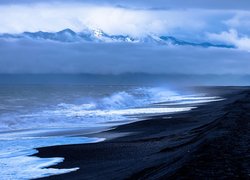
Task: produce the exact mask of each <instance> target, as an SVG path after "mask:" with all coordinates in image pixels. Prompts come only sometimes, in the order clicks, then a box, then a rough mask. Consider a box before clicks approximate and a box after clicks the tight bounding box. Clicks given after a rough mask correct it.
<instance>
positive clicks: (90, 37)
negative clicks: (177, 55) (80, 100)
mask: <svg viewBox="0 0 250 180" xmlns="http://www.w3.org/2000/svg"><path fill="white" fill-rule="evenodd" d="M0 39H13V40H18V39H32V40H40V41H42V40H49V41H58V42H65V43H73V42H106V43H110V42H128V43H151V44H152V43H153V44H160V45H179V46H200V47H221V48H234V46H233V45H225V44H213V43H209V42H202V43H194V42H188V41H182V40H179V39H177V38H175V37H172V36H155V35H147V36H145V37H141V38H138V37H137V38H136V37H131V36H128V35H109V34H107V33H105V32H103V31H102V30H99V29H98V30H84V31H82V32H74V31H72V30H71V29H64V30H62V31H59V32H43V31H38V32H24V33H21V34H0Z"/></svg>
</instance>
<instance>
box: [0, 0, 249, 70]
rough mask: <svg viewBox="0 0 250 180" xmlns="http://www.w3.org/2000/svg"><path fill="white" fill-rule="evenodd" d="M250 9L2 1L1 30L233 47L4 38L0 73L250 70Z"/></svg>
mask: <svg viewBox="0 0 250 180" xmlns="http://www.w3.org/2000/svg"><path fill="white" fill-rule="evenodd" d="M249 10H250V3H249V1H248V0H237V1H235V0H220V1H218V0H204V1H200V0H175V1H171V0H154V1H153V0H152V1H145V0H144V1H143V0H133V1H131V0H126V1H125V0H71V1H70V0H67V1H66V0H57V1H53V0H52V1H51V0H36V1H34V0H1V1H0V17H1V18H0V24H1V26H0V33H9V34H18V33H22V32H25V31H29V32H36V31H46V32H57V31H60V30H63V29H66V28H70V29H72V30H74V31H76V32H81V31H83V30H85V29H101V30H103V31H104V32H106V33H108V34H114V35H120V34H123V35H129V36H132V37H144V36H147V35H149V34H150V35H152V34H153V35H157V36H161V35H169V36H174V37H177V38H179V39H182V40H186V41H187V40H188V41H194V42H213V43H220V44H232V45H234V46H235V47H236V48H235V49H222V48H198V47H187V46H181V47H172V46H164V47H160V46H155V45H143V44H137V45H134V44H128V43H116V44H109V43H107V44H88V43H82V44H81V43H77V44H65V43H58V42H57V43H55V42H37V41H34V40H20V41H14V42H13V41H5V40H0V54H1V56H0V63H1V66H0V73H102V74H110V73H115V74H119V73H126V72H144V73H162V74H164V73H166V74H167V73H184V74H185V73H187V74H191V73H194V74H225V73H228V74H250V58H248V57H250V56H249V55H250V54H249V53H250V28H249V27H250V11H249ZM190 52H192V53H190ZM64 64H66V66H64ZM180 65H181V66H180Z"/></svg>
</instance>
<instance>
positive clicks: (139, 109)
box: [0, 87, 222, 179]
mask: <svg viewBox="0 0 250 180" xmlns="http://www.w3.org/2000/svg"><path fill="white" fill-rule="evenodd" d="M85 90H86V89H85ZM101 90H104V89H101ZM91 92H92V91H91ZM100 92H101V91H100V90H99V89H98V87H97V89H96V92H92V93H96V94H95V96H94V97H82V98H80V100H79V99H77V100H75V101H67V100H65V101H64V100H61V99H63V98H62V94H60V96H58V99H59V100H60V102H59V103H58V102H57V103H56V104H54V105H51V104H50V103H51V101H48V102H49V103H48V102H43V99H42V98H43V96H41V97H42V98H41V97H40V98H38V99H37V95H36V96H34V97H33V99H29V97H26V98H27V99H29V100H30V101H27V102H26V100H25V97H15V99H9V98H11V97H8V98H6V100H7V101H8V103H9V104H8V103H7V105H5V104H6V103H2V105H1V104H0V105H1V106H0V110H2V111H3V112H5V113H3V114H1V115H0V129H1V131H0V171H1V178H2V179H32V178H39V177H46V176H51V175H56V174H62V173H68V172H72V171H76V170H77V169H78V168H77V167H72V168H70V169H54V168H48V167H49V166H51V165H55V164H57V163H59V162H62V161H63V158H62V157H61V158H60V157H55V158H38V157H34V156H30V155H33V154H35V153H36V152H37V151H36V150H35V148H38V147H45V146H54V145H65V144H80V143H93V142H98V141H102V140H103V139H100V138H83V137H65V136H66V135H68V136H75V135H78V134H77V133H79V132H81V133H83V134H84V132H85V134H86V133H93V132H95V131H99V130H100V129H102V130H103V129H106V128H110V127H112V126H114V125H120V124H126V123H128V122H131V121H138V120H141V119H144V118H146V117H148V116H153V115H161V114H169V115H170V114H171V113H176V112H183V111H189V110H192V109H193V108H195V107H196V104H202V103H207V102H214V101H220V100H222V99H220V98H219V97H207V96H205V95H197V94H196V95H180V94H178V93H176V92H173V91H169V90H167V89H164V88H125V89H122V90H119V91H115V90H114V91H113V90H111V92H112V93H110V92H109V91H108V92H109V93H107V92H106V91H105V92H106V93H107V94H105V93H103V92H101V93H100ZM46 93H47V92H46ZM53 93H54V91H53V92H52V94H53ZM56 93H57V92H56ZM56 93H55V94H56ZM73 93H74V91H73ZM39 94H40V91H39ZM70 94H71V93H70ZM46 95H47V94H46ZM63 95H64V94H63ZM20 98H22V99H20ZM67 98H68V97H67ZM67 98H66V99H67ZM71 98H72V96H70V97H69V99H71ZM58 99H57V100H58ZM17 100H18V101H17ZM34 101H35V102H34ZM37 101H39V103H38V104H39V106H38V107H34V108H33V107H32V105H33V104H37ZM40 101H41V102H40ZM20 102H21V104H20ZM23 102H26V104H25V103H24V104H23ZM16 103H19V104H18V105H17V104H16ZM30 104H31V105H30ZM44 104H45V105H44ZM173 105H178V106H173ZM182 105H183V106H182ZM184 105H185V106H184ZM23 107H25V108H23ZM28 107H29V108H30V109H29V108H28ZM38 128H39V129H38ZM3 131H5V132H3ZM62 134H63V137H62ZM49 136H50V137H49Z"/></svg>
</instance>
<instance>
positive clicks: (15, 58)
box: [0, 41, 250, 74]
mask: <svg viewBox="0 0 250 180" xmlns="http://www.w3.org/2000/svg"><path fill="white" fill-rule="evenodd" d="M0 54H1V57H0V64H1V66H0V73H92V74H120V73H152V74H171V73H173V74H176V73H177V74H178V73H180V74H249V72H250V61H249V55H250V53H249V52H244V51H239V50H234V49H223V48H194V47H188V46H185V47H170V46H169V47H168V46H157V45H155V46H154V45H145V44H144V45H141V44H126V43H117V44H115V43H114V44H112V43H97V44H95V43H92V44H87V43H79V44H61V43H52V42H33V41H19V42H15V43H13V42H5V41H1V42H0Z"/></svg>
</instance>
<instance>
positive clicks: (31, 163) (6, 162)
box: [0, 137, 104, 180]
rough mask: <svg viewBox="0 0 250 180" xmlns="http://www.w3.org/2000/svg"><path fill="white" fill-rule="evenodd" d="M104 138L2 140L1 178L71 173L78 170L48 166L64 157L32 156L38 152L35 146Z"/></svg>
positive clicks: (23, 138)
mask: <svg viewBox="0 0 250 180" xmlns="http://www.w3.org/2000/svg"><path fill="white" fill-rule="evenodd" d="M102 140H104V139H102V138H85V137H43V138H41V137H33V138H31V137H28V138H27V137H21V138H19V139H16V138H14V139H8V140H0V170H1V179H6V180H7V179H18V180H19V179H20V180H22V179H34V178H40V177H47V176H51V175H58V174H64V173H69V172H72V171H76V170H78V168H77V167H75V168H70V169H56V168H48V167H49V166H52V165H56V164H58V163H60V162H62V161H63V158H59V157H55V158H38V157H35V156H31V155H33V154H35V153H37V150H35V149H34V148H39V147H46V146H55V145H65V144H82V143H94V142H99V141H102Z"/></svg>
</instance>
